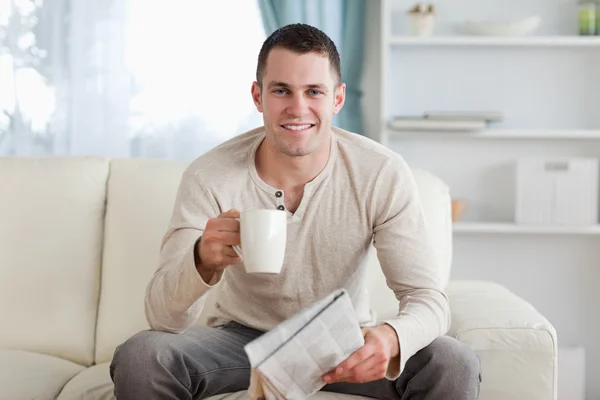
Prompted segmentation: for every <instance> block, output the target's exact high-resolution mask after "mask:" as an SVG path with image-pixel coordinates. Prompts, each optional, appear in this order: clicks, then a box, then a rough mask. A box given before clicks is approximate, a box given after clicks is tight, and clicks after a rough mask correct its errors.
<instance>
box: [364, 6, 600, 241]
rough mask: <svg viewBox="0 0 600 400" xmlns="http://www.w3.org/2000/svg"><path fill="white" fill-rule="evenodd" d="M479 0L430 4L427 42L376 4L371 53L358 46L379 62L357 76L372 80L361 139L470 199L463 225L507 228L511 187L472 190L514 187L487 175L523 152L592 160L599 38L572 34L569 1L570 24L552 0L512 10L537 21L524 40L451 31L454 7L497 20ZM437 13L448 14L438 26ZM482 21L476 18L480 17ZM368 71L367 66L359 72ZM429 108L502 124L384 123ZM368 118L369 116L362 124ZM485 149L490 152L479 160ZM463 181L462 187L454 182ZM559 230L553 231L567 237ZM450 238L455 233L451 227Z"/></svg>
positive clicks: (599, 93)
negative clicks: (444, 128)
mask: <svg viewBox="0 0 600 400" xmlns="http://www.w3.org/2000/svg"><path fill="white" fill-rule="evenodd" d="M482 1H483V2H484V3H486V2H487V3H488V4H480V3H481V1H477V0H454V1H450V0H439V1H437V2H436V9H437V10H438V14H440V15H439V16H438V17H437V18H438V20H439V21H438V24H439V25H440V27H439V28H438V29H437V31H436V32H435V33H434V35H433V36H429V37H415V36H410V35H407V34H406V31H407V30H408V25H409V21H408V19H407V16H406V15H405V11H406V10H407V9H408V8H409V7H410V6H411V3H410V2H409V1H407V0H382V1H381V4H380V8H379V10H378V11H379V12H380V16H379V20H380V22H381V23H380V24H379V25H378V26H375V27H373V26H372V27H371V29H375V31H374V32H372V33H371V34H377V33H378V34H379V46H368V47H367V48H366V50H367V58H369V59H372V58H376V59H378V61H379V63H378V65H377V66H376V67H375V69H376V71H375V72H373V71H367V73H370V74H371V75H372V76H376V78H375V82H373V83H375V84H376V85H377V86H379V87H381V90H380V92H379V93H373V92H368V91H367V93H366V96H365V102H368V103H369V105H367V106H366V107H365V108H366V110H365V115H366V126H367V130H368V131H369V132H368V134H369V136H371V137H374V138H376V139H377V140H379V141H380V142H382V143H384V144H385V145H387V146H388V147H391V148H392V149H394V150H398V151H399V152H400V153H401V154H402V155H403V156H404V158H406V159H407V161H408V162H409V163H410V164H412V165H414V166H417V167H422V168H425V169H429V170H431V171H432V172H434V173H437V174H438V175H439V176H440V177H441V178H442V179H443V180H444V181H445V182H446V183H447V184H448V185H449V186H450V189H451V193H452V195H453V197H455V198H463V199H467V200H471V201H470V205H469V207H468V208H467V210H466V212H465V220H466V221H468V222H472V223H476V224H482V226H488V225H487V224H488V223H491V221H497V220H509V221H510V220H511V218H514V213H515V210H514V207H515V204H514V203H515V199H514V189H513V190H504V191H502V192H497V193H495V196H491V195H487V194H485V193H481V189H479V188H478V187H477V183H476V181H477V180H479V181H483V180H490V179H495V180H501V182H498V185H497V186H499V187H503V188H505V189H507V188H509V187H510V185H511V184H514V176H511V175H509V174H508V172H507V171H508V170H507V169H506V168H505V170H506V171H505V173H502V174H499V173H497V172H493V171H494V170H498V168H499V165H500V164H502V165H504V166H506V164H507V163H509V162H513V163H514V162H515V161H516V159H517V157H519V156H527V155H536V156H543V155H549V156H569V155H576V156H588V157H590V156H593V157H597V156H600V78H599V76H600V74H599V73H598V71H600V36H578V35H577V34H576V29H575V27H574V23H575V21H576V19H575V18H576V9H577V3H576V0H567V2H568V1H571V2H572V4H571V10H572V11H573V19H568V18H567V19H565V17H564V16H563V15H562V14H563V13H564V12H565V10H567V8H565V5H564V3H565V1H562V3H563V4H562V5H560V7H558V5H557V4H555V3H552V1H556V2H558V1H559V0H552V1H551V2H550V3H548V0H525V3H524V4H522V5H521V6H520V7H521V8H522V9H523V10H522V13H526V12H529V13H531V11H534V10H537V11H539V12H540V13H541V16H542V17H543V18H542V21H543V23H542V25H541V26H542V27H543V28H540V30H539V31H538V32H536V33H535V34H534V35H531V36H524V37H494V36H489V37H488V36H465V35H463V34H461V33H459V32H458V30H456V29H455V28H452V27H456V26H457V25H459V21H460V18H459V14H460V10H461V7H464V8H463V9H468V8H469V7H470V8H471V9H476V10H479V12H480V13H481V12H482V10H484V9H486V10H487V11H485V12H486V13H487V15H493V16H497V15H499V14H498V13H499V12H500V9H499V8H498V4H497V3H495V2H493V1H492V0H482ZM488 6H489V7H488ZM507 7H508V8H507V9H510V7H509V6H507ZM513 8H515V7H513ZM527 9H529V11H527ZM540 10H541V11H540ZM557 10H559V11H557ZM517 11H519V10H517ZM444 13H445V14H447V15H449V16H450V21H449V22H448V23H445V22H444V15H443V14H444ZM502 14H503V15H504V16H509V17H510V16H511V15H512V17H513V19H514V18H516V15H518V13H515V12H514V10H513V14H511V13H510V12H509V11H506V9H505V10H502ZM469 17H471V18H473V15H469ZM485 17H486V14H485V13H483V14H481V19H484V18H485ZM464 18H465V19H466V18H467V17H464ZM475 19H476V18H475ZM546 21H551V23H548V22H546ZM376 30H378V32H376ZM371 67H373V66H370V65H367V70H369V68H371ZM431 110H437V111H439V110H445V111H453V110H455V111H469V110H474V111H477V110H497V111H502V112H503V113H504V115H505V118H504V120H503V121H502V122H500V123H490V124H489V126H488V129H486V130H484V131H481V132H468V131H464V132H435V131H429V132H427V131H399V130H394V129H392V128H390V127H389V121H390V120H391V118H392V117H394V116H419V115H423V114H424V113H426V112H427V111H431ZM371 113H376V115H378V118H371V117H370V114H371ZM499 142H504V144H502V145H499V144H498V143H499ZM507 145H508V146H513V149H512V150H511V148H507ZM498 149H502V152H503V154H501V152H499V151H497V150H498ZM513 150H514V151H513ZM487 152H492V153H494V154H493V155H492V156H491V157H487V156H485V153H487ZM502 157H504V158H503V159H502ZM444 158H446V159H447V160H451V161H446V162H445V161H444ZM449 163H451V164H452V165H448V164H449ZM473 168H475V169H476V171H478V172H473ZM486 171H487V173H486ZM477 174H479V175H477ZM469 177H471V178H473V180H472V182H473V183H472V184H468V183H465V181H464V180H465V179H469ZM507 179H509V180H512V181H511V182H507V181H506V180H507ZM487 186H489V187H491V186H493V182H488V183H487ZM492 226H493V225H492ZM560 228H561V227H560V226H559V227H556V230H557V231H564V232H569V231H570V230H569V229H566V230H564V229H563V230H561V229H560ZM513 231H514V232H515V233H518V232H519V231H518V230H513ZM457 232H463V231H461V230H460V228H459V229H458V230H457ZM469 232H474V233H475V232H478V230H477V229H473V230H470V231H469ZM480 232H482V233H483V232H485V233H493V232H498V233H500V232H502V233H506V232H511V230H508V231H507V230H502V229H500V230H494V229H491V230H481V231H480ZM529 232H531V233H535V232H537V231H536V230H530V231H529ZM573 232H574V233H577V232H578V231H577V230H574V231H573Z"/></svg>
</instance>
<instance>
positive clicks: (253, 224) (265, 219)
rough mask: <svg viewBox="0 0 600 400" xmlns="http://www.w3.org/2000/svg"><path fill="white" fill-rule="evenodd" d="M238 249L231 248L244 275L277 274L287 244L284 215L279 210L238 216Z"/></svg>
mask: <svg viewBox="0 0 600 400" xmlns="http://www.w3.org/2000/svg"><path fill="white" fill-rule="evenodd" d="M239 221H240V237H241V246H237V245H236V246H233V249H234V250H235V252H236V253H237V254H238V255H239V256H240V257H241V258H242V260H243V262H244V268H245V269H246V272H247V273H270V274H278V273H280V272H281V268H282V267H283V260H284V257H285V248H286V243H287V214H286V213H285V211H281V210H269V209H261V210H251V211H242V212H241V213H240V218H239Z"/></svg>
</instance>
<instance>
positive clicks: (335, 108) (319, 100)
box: [252, 48, 345, 157]
mask: <svg viewBox="0 0 600 400" xmlns="http://www.w3.org/2000/svg"><path fill="white" fill-rule="evenodd" d="M252 98H253V100H254V103H255V104H256V107H257V109H258V111H260V112H262V113H263V120H264V124H265V129H266V134H267V139H268V140H271V142H272V143H273V144H274V145H275V148H276V149H277V150H278V151H279V152H281V153H283V154H285V155H288V156H292V157H298V156H305V155H308V154H311V153H312V152H313V151H315V150H317V149H318V148H319V147H320V146H321V145H326V144H327V143H326V142H325V139H328V138H329V135H330V131H331V121H332V118H333V115H335V114H337V113H338V112H339V111H340V109H341V108H342V105H343V103H344V99H345V85H344V84H339V85H338V84H337V77H336V76H335V75H334V73H333V72H332V70H331V66H330V65H329V59H328V57H327V56H322V55H320V54H318V53H315V52H310V53H306V54H298V53H294V52H292V51H290V50H286V49H283V48H274V49H272V50H271V52H270V53H269V56H268V57H267V63H266V68H265V71H264V74H263V80H262V88H261V87H260V86H259V85H258V83H256V82H254V83H253V85H252Z"/></svg>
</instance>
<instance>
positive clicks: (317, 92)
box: [309, 89, 323, 96]
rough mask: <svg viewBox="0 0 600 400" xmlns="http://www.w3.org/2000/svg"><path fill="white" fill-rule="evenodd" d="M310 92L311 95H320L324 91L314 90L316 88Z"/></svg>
mask: <svg viewBox="0 0 600 400" xmlns="http://www.w3.org/2000/svg"><path fill="white" fill-rule="evenodd" d="M309 93H310V95H311V96H318V95H320V94H323V92H321V91H320V90H314V89H313V90H310V91H309Z"/></svg>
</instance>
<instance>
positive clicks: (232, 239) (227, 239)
mask: <svg viewBox="0 0 600 400" xmlns="http://www.w3.org/2000/svg"><path fill="white" fill-rule="evenodd" d="M217 235H218V237H219V239H220V240H221V242H223V244H225V245H227V246H233V245H235V244H240V234H239V233H237V232H218V233H217Z"/></svg>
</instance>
